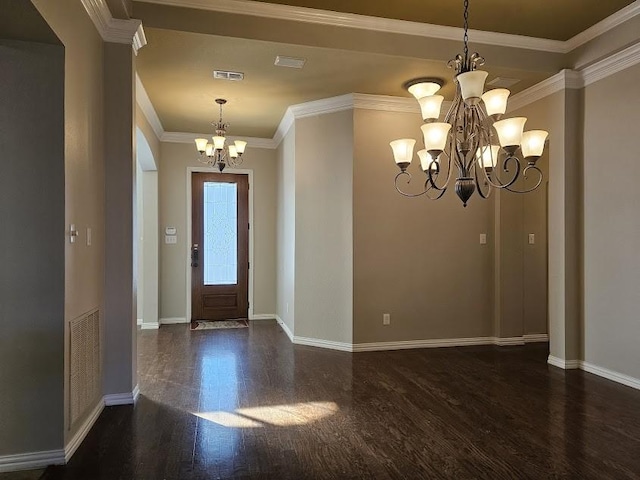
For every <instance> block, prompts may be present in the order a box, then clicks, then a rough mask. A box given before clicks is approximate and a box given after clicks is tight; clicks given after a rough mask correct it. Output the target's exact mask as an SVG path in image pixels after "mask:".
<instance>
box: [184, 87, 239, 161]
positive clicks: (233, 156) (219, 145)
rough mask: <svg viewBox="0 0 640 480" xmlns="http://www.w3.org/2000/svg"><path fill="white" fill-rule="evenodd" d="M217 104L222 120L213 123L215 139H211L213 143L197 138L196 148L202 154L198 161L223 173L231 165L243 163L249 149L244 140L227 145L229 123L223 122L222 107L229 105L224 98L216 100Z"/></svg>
mask: <svg viewBox="0 0 640 480" xmlns="http://www.w3.org/2000/svg"><path fill="white" fill-rule="evenodd" d="M216 103H217V104H218V105H220V119H219V120H218V121H217V122H212V123H211V124H212V125H213V126H214V128H215V130H216V134H215V136H214V137H211V140H213V143H210V142H209V140H208V139H206V138H196V148H197V150H198V153H199V154H200V156H199V158H198V160H199V161H200V162H202V163H204V164H206V165H209V166H210V167H213V166H217V167H218V170H219V171H223V170H224V167H226V166H227V165H230V166H231V167H237V166H238V165H240V164H241V163H242V154H243V153H244V150H245V148H246V147H247V142H245V141H244V140H236V141H235V142H234V143H233V145H227V137H226V135H227V128H229V124H228V123H224V122H223V121H222V106H223V105H224V104H225V103H227V101H226V100H225V99H224V98H216Z"/></svg>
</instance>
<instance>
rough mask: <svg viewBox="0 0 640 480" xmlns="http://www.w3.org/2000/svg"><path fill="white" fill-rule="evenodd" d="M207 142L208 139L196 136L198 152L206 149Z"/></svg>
mask: <svg viewBox="0 0 640 480" xmlns="http://www.w3.org/2000/svg"><path fill="white" fill-rule="evenodd" d="M207 143H209V140H207V139H206V138H196V148H197V149H198V151H199V152H200V153H204V152H205V151H206V150H207Z"/></svg>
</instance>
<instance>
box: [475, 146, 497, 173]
mask: <svg viewBox="0 0 640 480" xmlns="http://www.w3.org/2000/svg"><path fill="white" fill-rule="evenodd" d="M499 151H500V147H499V146H498V145H491V146H487V147H483V149H482V154H480V150H478V151H477V152H476V157H477V158H478V163H479V164H480V166H481V167H482V168H494V167H495V166H496V163H498V152H499Z"/></svg>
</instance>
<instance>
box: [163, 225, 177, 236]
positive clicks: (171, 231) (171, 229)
mask: <svg viewBox="0 0 640 480" xmlns="http://www.w3.org/2000/svg"><path fill="white" fill-rule="evenodd" d="M164 233H165V235H175V234H176V233H178V230H177V229H176V227H167V228H165V229H164Z"/></svg>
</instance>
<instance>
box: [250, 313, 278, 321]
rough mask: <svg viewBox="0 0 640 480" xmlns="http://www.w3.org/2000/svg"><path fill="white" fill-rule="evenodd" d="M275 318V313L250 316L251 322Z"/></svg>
mask: <svg viewBox="0 0 640 480" xmlns="http://www.w3.org/2000/svg"><path fill="white" fill-rule="evenodd" d="M275 318H276V314H275V313H254V314H253V315H249V320H273V319H275Z"/></svg>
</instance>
